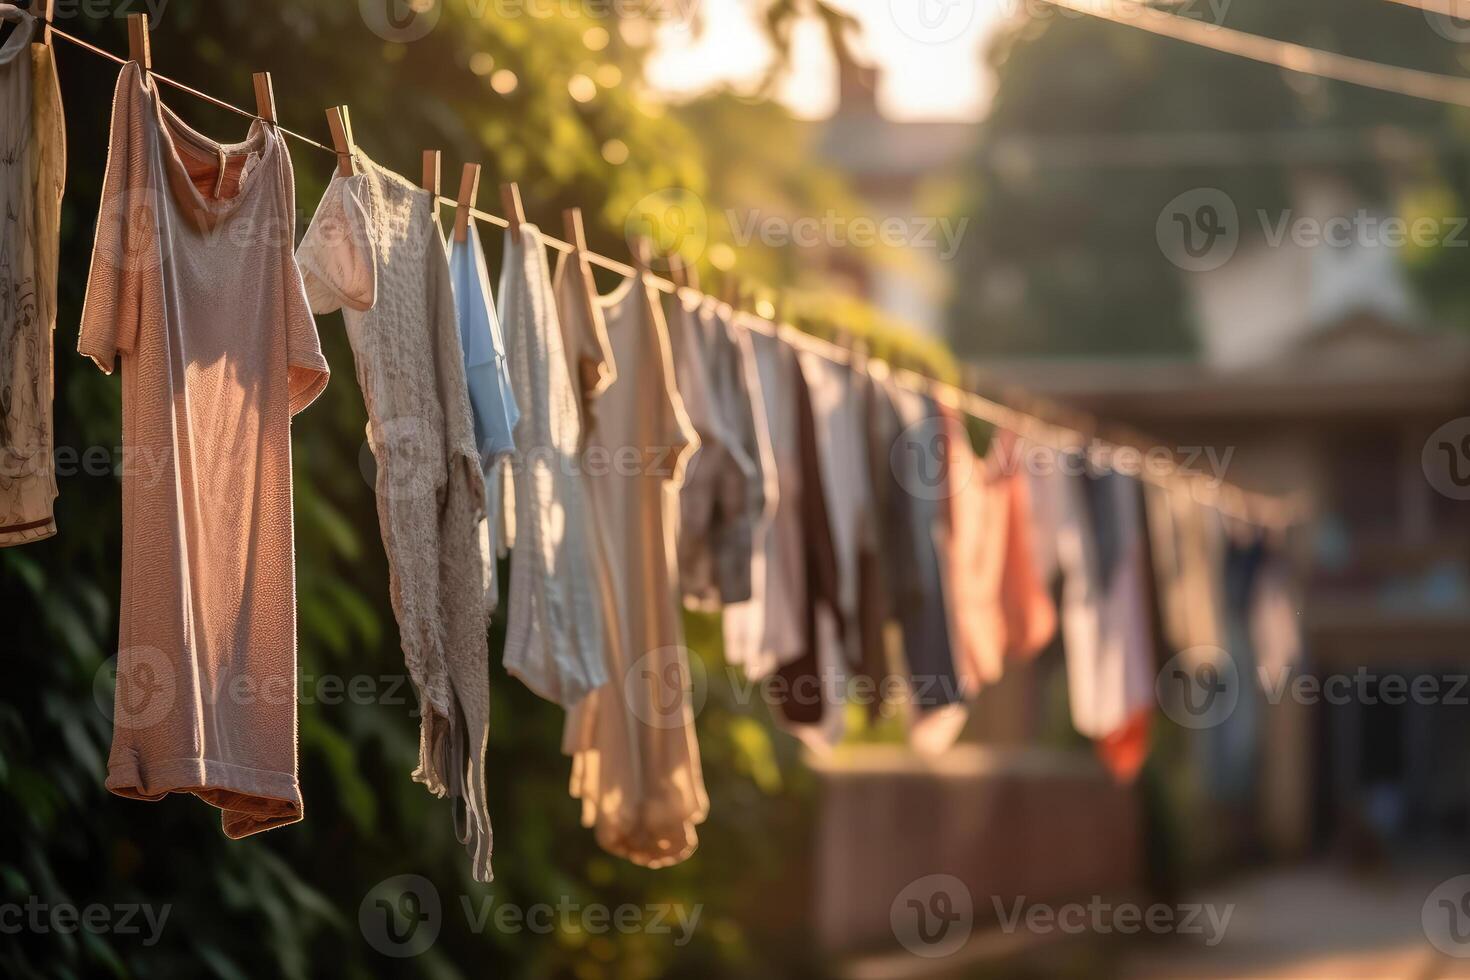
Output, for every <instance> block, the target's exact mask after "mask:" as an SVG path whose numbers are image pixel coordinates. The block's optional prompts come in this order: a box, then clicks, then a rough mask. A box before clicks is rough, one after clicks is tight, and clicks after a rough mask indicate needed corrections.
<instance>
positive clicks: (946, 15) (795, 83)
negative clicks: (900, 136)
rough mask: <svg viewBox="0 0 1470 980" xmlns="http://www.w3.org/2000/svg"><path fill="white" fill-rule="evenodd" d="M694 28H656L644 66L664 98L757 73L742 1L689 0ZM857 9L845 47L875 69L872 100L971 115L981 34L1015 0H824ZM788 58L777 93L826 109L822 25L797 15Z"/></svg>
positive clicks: (831, 72)
mask: <svg viewBox="0 0 1470 980" xmlns="http://www.w3.org/2000/svg"><path fill="white" fill-rule="evenodd" d="M692 2H695V3H698V4H699V10H700V13H701V15H702V17H703V22H704V30H703V31H702V32H701V33H700V34H699V35H697V36H696V35H695V33H694V32H692V31H690V30H689V29H688V27H687V25H686V24H685V23H684V22H682V21H680V20H678V19H671V20H669V21H667V22H665V24H664V25H663V26H662V27H661V28H660V29H659V31H658V34H657V42H658V43H657V48H656V53H655V55H654V57H653V59H652V61H651V63H650V64H649V66H648V78H649V80H650V81H651V82H652V84H653V86H654V88H655V89H656V90H658V91H660V92H662V93H663V94H665V95H666V96H668V97H670V98H676V99H677V98H680V97H684V96H689V95H693V94H696V93H698V92H701V91H703V90H705V89H707V88H709V87H710V86H712V85H716V84H719V83H722V82H730V83H733V84H735V85H736V86H737V87H740V86H745V85H750V84H752V83H754V82H755V81H757V80H758V79H759V78H760V76H761V72H762V69H763V68H764V67H765V66H766V65H768V64H769V63H770V61H771V59H772V52H771V50H770V45H769V44H768V43H767V41H766V39H765V36H764V35H763V34H762V32H761V28H760V26H759V23H758V21H757V19H756V14H755V13H754V11H753V8H755V7H757V6H758V5H757V4H753V3H751V2H749V0H692ZM830 2H831V4H832V6H833V7H836V8H838V9H841V10H844V11H846V12H847V13H850V14H852V15H853V16H854V17H855V18H857V20H858V22H859V24H860V26H861V35H860V36H859V37H858V38H856V39H854V40H855V41H856V43H855V45H854V50H855V51H856V52H858V53H859V54H860V55H863V56H865V57H866V58H867V59H868V60H869V61H870V62H871V63H874V64H876V65H877V66H878V67H879V69H880V71H881V80H880V84H879V91H878V102H879V108H880V109H881V110H882V111H883V113H884V114H885V115H887V116H891V117H892V118H895V119H905V120H937V119H944V120H975V119H978V118H980V116H981V115H982V114H983V113H984V110H985V106H986V104H987V102H988V101H989V98H990V81H989V78H988V76H987V73H986V72H985V71H984V69H983V67H982V65H981V60H980V58H981V51H982V47H983V44H984V41H985V39H986V38H987V37H988V36H989V34H990V32H991V31H992V30H993V29H994V27H995V25H996V24H997V23H998V22H999V21H1000V20H1001V18H1003V17H1004V16H1005V14H1006V12H1007V10H1008V9H1010V8H1009V4H1011V3H1014V2H1020V0H984V2H981V0H830ZM793 46H794V51H793V59H792V60H793V64H794V68H793V70H792V72H791V73H790V75H789V76H788V77H787V78H785V79H784V80H783V84H782V87H781V91H780V99H781V101H782V102H784V103H786V104H787V105H788V106H790V107H791V109H792V110H793V111H794V112H795V113H796V114H797V115H799V116H802V117H804V118H821V117H823V116H826V115H829V114H830V113H831V112H832V110H833V108H834V107H835V105H836V101H837V77H836V68H835V65H834V61H833V57H832V53H831V51H830V50H829V48H828V45H827V40H826V36H825V32H824V28H823V27H822V25H821V23H820V22H818V21H816V20H815V19H813V20H810V21H804V22H803V23H802V24H801V25H800V27H799V28H798V29H797V30H796V32H795V35H794V37H793Z"/></svg>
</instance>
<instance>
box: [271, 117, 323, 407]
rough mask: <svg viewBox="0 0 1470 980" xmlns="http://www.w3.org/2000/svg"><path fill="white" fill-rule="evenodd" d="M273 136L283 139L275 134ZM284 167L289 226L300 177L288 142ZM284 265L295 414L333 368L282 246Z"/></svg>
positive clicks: (288, 383) (313, 396)
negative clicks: (293, 165)
mask: <svg viewBox="0 0 1470 980" xmlns="http://www.w3.org/2000/svg"><path fill="white" fill-rule="evenodd" d="M271 138H272V139H276V140H281V139H282V137H281V136H280V135H279V134H275V133H272V134H271ZM276 152H277V153H278V154H279V155H280V158H281V161H282V166H281V183H282V186H281V196H280V198H279V200H280V202H281V208H282V210H283V211H284V220H285V221H286V222H287V225H288V226H289V223H290V220H291V216H292V215H293V214H294V210H295V206H296V177H295V175H294V174H293V173H292V171H291V155H290V154H289V153H288V152H287V151H286V147H285V145H284V141H283V142H282V143H281V144H279V145H277V146H276ZM281 252H282V257H281V263H282V266H283V270H282V271H283V277H282V291H283V293H284V297H283V303H284V306H285V316H286V386H287V392H288V393H289V395H288V406H289V410H290V413H291V414H292V415H295V414H296V413H297V412H299V411H301V410H302V409H303V408H305V407H306V406H308V405H310V404H311V403H312V402H314V401H316V398H317V396H318V395H320V394H321V393H322V390H323V389H324V388H326V386H327V378H328V377H330V375H331V371H330V370H329V369H328V367H327V359H326V358H325V357H324V356H323V355H322V342H321V337H319V336H318V335H317V331H316V320H315V318H313V317H312V315H311V307H310V301H309V300H308V299H307V296H306V289H305V286H304V284H303V282H302V275H301V270H300V268H299V267H298V266H297V264H296V262H295V260H294V259H293V258H292V257H291V252H290V249H288V248H282V249H281Z"/></svg>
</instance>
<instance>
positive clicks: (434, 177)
mask: <svg viewBox="0 0 1470 980" xmlns="http://www.w3.org/2000/svg"><path fill="white" fill-rule="evenodd" d="M440 158H441V154H440V153H439V151H438V150H425V151H424V181H423V188H424V190H426V191H428V192H429V193H430V194H432V195H434V213H435V214H437V213H438V212H439V189H440V187H441V186H442V185H441V183H440V180H439V161H440Z"/></svg>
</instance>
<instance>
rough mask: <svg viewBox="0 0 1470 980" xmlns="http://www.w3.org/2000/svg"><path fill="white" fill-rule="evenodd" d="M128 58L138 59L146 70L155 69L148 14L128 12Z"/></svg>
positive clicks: (130, 59)
mask: <svg viewBox="0 0 1470 980" xmlns="http://www.w3.org/2000/svg"><path fill="white" fill-rule="evenodd" d="M128 60H129V61H136V62H137V63H138V64H139V65H140V66H142V68H143V71H145V72H150V71H152V70H153V46H152V45H151V44H150V43H149V41H148V15H147V14H128Z"/></svg>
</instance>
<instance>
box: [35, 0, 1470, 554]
mask: <svg viewBox="0 0 1470 980" xmlns="http://www.w3.org/2000/svg"><path fill="white" fill-rule="evenodd" d="M1048 2H1052V3H1056V4H1058V5H1060V6H1068V7H1071V8H1072V9H1077V10H1084V11H1085V10H1086V8H1085V6H1084V5H1083V4H1081V3H1077V2H1075V0H1048ZM1121 2H1130V0H1121ZM37 19H38V20H39V21H41V22H42V23H45V24H47V25H48V26H50V32H51V34H52V35H53V36H55V37H59V38H61V39H62V40H65V41H68V42H70V43H72V44H74V45H76V46H78V47H80V48H82V49H83V50H85V51H89V52H91V53H93V54H96V55H98V56H100V57H103V58H106V59H107V60H109V61H112V62H114V63H116V64H119V65H125V64H127V63H128V59H126V58H122V57H120V56H118V55H115V54H113V53H112V52H110V51H108V50H106V49H105V48H101V47H98V46H97V45H94V44H92V43H90V42H88V41H85V40H83V39H82V38H79V37H76V36H75V35H73V34H70V33H68V32H66V31H63V30H61V29H59V28H57V27H55V26H54V25H52V24H51V22H50V21H48V20H46V19H45V18H42V17H38V18H37ZM149 75H150V76H151V77H152V78H154V79H155V80H156V81H159V82H162V83H164V84H166V85H169V86H171V87H173V88H175V89H177V90H179V91H181V92H184V93H185V94H187V95H192V96H194V97H195V98H198V99H201V100H203V101H205V102H207V103H209V104H210V105H213V106H216V107H217V108H221V109H224V110H226V111H229V112H233V113H235V114H236V115H239V116H243V117H245V118H248V119H256V120H259V121H261V122H263V123H265V124H267V125H270V126H273V127H275V128H276V130H277V131H278V132H280V133H281V134H282V135H283V136H289V137H291V138H292V139H295V140H298V141H299V142H301V143H303V144H305V145H307V146H311V147H314V148H316V149H319V150H322V151H324V152H326V153H330V154H332V155H333V156H334V157H336V156H338V151H337V150H336V149H335V148H333V147H331V146H328V145H326V144H325V143H320V142H318V141H317V140H314V139H312V138H311V137H309V136H305V135H303V134H301V133H297V132H295V131H293V130H290V129H287V128H286V127H284V126H281V125H280V124H279V123H277V122H275V121H273V120H269V119H265V118H263V117H261V116H260V115H258V114H256V113H254V112H251V111H249V110H248V109H243V108H241V107H239V106H236V105H233V104H231V103H229V102H226V101H224V100H223V99H219V98H216V97H215V96H212V95H210V94H208V93H207V92H201V91H200V90H198V89H196V88H194V87H192V86H190V85H186V84H184V83H183V82H180V81H177V80H175V79H172V78H169V77H168V76H167V75H163V74H160V73H159V72H156V71H153V70H151V69H150V70H149ZM1467 84H1470V83H1467ZM1466 104H1467V105H1470V101H1467V103H1466ZM435 198H436V200H437V201H438V203H439V204H441V205H447V206H449V207H455V208H458V207H460V203H459V202H458V201H456V200H454V199H453V198H450V197H446V196H444V195H442V194H436V195H435ZM467 210H468V212H469V214H470V215H471V216H472V217H474V218H476V219H478V220H481V221H485V222H487V223H489V224H492V225H495V226H497V227H500V228H509V227H510V225H511V223H510V220H509V219H507V218H504V217H501V216H500V215H496V214H492V213H490V212H488V211H484V210H481V209H480V208H476V207H470V208H468V209H467ZM541 238H542V240H543V241H544V242H545V243H546V244H547V245H549V246H550V247H551V248H553V249H556V250H557V251H559V252H564V253H568V254H570V253H573V252H575V251H576V250H577V248H576V246H575V245H573V244H572V243H570V242H565V241H562V240H561V239H559V238H555V237H553V236H551V235H547V234H545V233H544V232H543V233H542V235H541ZM583 254H584V255H585V256H586V257H587V260H588V261H589V262H590V263H592V264H593V265H595V266H599V267H600V268H602V269H605V270H607V271H609V272H612V273H615V274H617V275H620V276H623V277H625V278H628V279H632V278H636V277H638V276H639V275H640V272H641V274H642V276H643V277H644V279H645V281H646V282H648V283H649V284H650V285H652V286H654V287H655V288H656V289H659V290H660V291H662V292H665V293H671V294H678V293H679V291H680V290H681V289H691V288H692V287H689V286H681V285H679V284H678V283H675V282H673V281H672V280H669V279H665V278H664V277H662V276H658V275H655V274H653V273H651V272H649V271H647V270H639V269H637V268H635V267H634V266H632V265H629V264H627V263H624V262H620V261H618V260H617V259H612V258H609V257H607V256H605V255H600V254H598V253H596V252H593V251H591V250H585V251H584V252H583ZM695 292H698V290H695ZM743 322H744V323H745V324H746V326H747V327H750V328H752V329H756V330H760V331H762V332H764V333H767V334H771V335H778V336H781V337H782V338H783V339H785V340H786V341H788V342H790V343H793V344H795V345H797V346H801V347H804V348H806V349H807V350H809V351H811V352H812V353H814V354H817V355H818V356H821V357H824V358H826V359H828V360H831V361H834V362H836V363H840V364H846V365H849V366H853V365H854V361H855V360H856V358H855V356H854V354H853V352H852V351H851V350H849V349H847V348H845V347H842V346H839V345H837V344H834V343H831V342H829V341H826V340H823V339H822V338H820V337H815V336H812V335H811V334H808V333H805V332H803V331H800V330H797V329H795V328H783V327H782V326H781V325H779V324H777V323H775V322H773V321H771V320H767V319H765V318H763V317H757V316H753V315H747V316H745V317H743ZM892 374H893V380H894V381H895V382H897V383H898V384H901V385H904V386H905V387H907V388H910V389H912V390H917V391H924V392H928V393H929V394H931V395H932V396H933V397H935V398H936V399H937V400H939V401H942V402H944V403H945V404H947V405H949V406H950V407H951V408H954V409H957V410H959V411H962V412H965V413H966V414H968V415H970V416H972V417H974V418H976V419H979V420H981V421H984V422H987V423H989V424H991V425H993V426H995V427H997V428H1000V429H1006V430H1009V431H1011V432H1014V433H1015V434H1016V435H1018V436H1021V437H1023V438H1024V439H1026V440H1028V441H1030V442H1032V443H1035V444H1038V445H1041V446H1045V447H1048V448H1051V449H1054V450H1063V451H1083V452H1090V451H1091V450H1093V449H1097V448H1107V449H1117V448H1122V447H1119V446H1116V445H1114V444H1113V443H1111V442H1110V441H1109V440H1106V439H1103V438H1101V437H1099V436H1097V435H1095V434H1088V433H1084V432H1082V431H1079V430H1078V429H1074V428H1070V427H1068V426H1064V425H1058V424H1056V423H1054V422H1051V421H1048V420H1047V419H1043V418H1040V417H1038V416H1035V415H1031V414H1029V413H1027V412H1023V411H1020V410H1018V409H1015V408H1012V407H1010V406H1008V405H1005V404H1002V403H1001V402H998V401H994V400H992V399H989V398H985V397H984V396H982V395H979V394H977V393H975V392H972V391H968V390H966V389H964V388H961V387H959V386H957V385H953V384H949V383H947V382H943V381H939V380H937V379H935V378H932V377H929V376H928V375H924V374H921V373H919V372H917V371H913V370H909V369H906V368H893V369H892ZM1146 441H1149V440H1134V443H1135V445H1134V446H1132V447H1129V448H1135V449H1140V448H1141V447H1139V446H1138V445H1137V443H1139V442H1146ZM1107 455H1108V456H1109V457H1111V455H1112V454H1111V453H1108V454H1107ZM1093 462H1094V463H1097V464H1098V465H1101V466H1104V467H1108V468H1111V462H1110V460H1104V459H1097V458H1096V457H1094V458H1093ZM1130 475H1133V476H1136V477H1137V478H1138V479H1140V480H1142V481H1144V482H1146V483H1151V484H1154V485H1156V486H1160V487H1166V488H1167V487H1171V486H1176V485H1177V484H1180V483H1182V484H1184V485H1186V486H1187V487H1188V489H1189V492H1190V494H1191V495H1192V496H1193V498H1194V499H1195V500H1196V501H1198V502H1199V503H1201V504H1203V505H1205V506H1209V507H1213V508H1214V509H1216V510H1218V511H1219V512H1221V513H1222V514H1226V515H1228V516H1230V517H1232V518H1235V519H1236V520H1240V521H1244V522H1246V523H1249V524H1254V525H1257V526H1260V527H1263V528H1272V529H1281V528H1286V527H1289V526H1291V525H1293V524H1295V523H1298V522H1299V521H1300V519H1301V517H1302V512H1303V510H1304V507H1303V505H1302V503H1301V502H1300V501H1299V500H1298V499H1296V498H1294V497H1285V498H1283V497H1275V496H1270V495H1265V494H1260V493H1255V492H1253V491H1248V490H1244V489H1242V488H1240V487H1238V486H1236V485H1234V484H1232V483H1228V482H1225V481H1222V480H1217V479H1212V478H1207V477H1205V476H1204V475H1202V474H1198V473H1193V472H1190V471H1188V470H1186V469H1185V468H1184V467H1182V466H1180V465H1179V463H1178V461H1177V460H1176V459H1175V458H1174V456H1173V453H1172V452H1170V455H1169V458H1168V459H1167V460H1153V461H1152V462H1151V463H1150V465H1149V466H1143V467H1139V469H1138V471H1137V472H1135V473H1132V474H1130Z"/></svg>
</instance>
